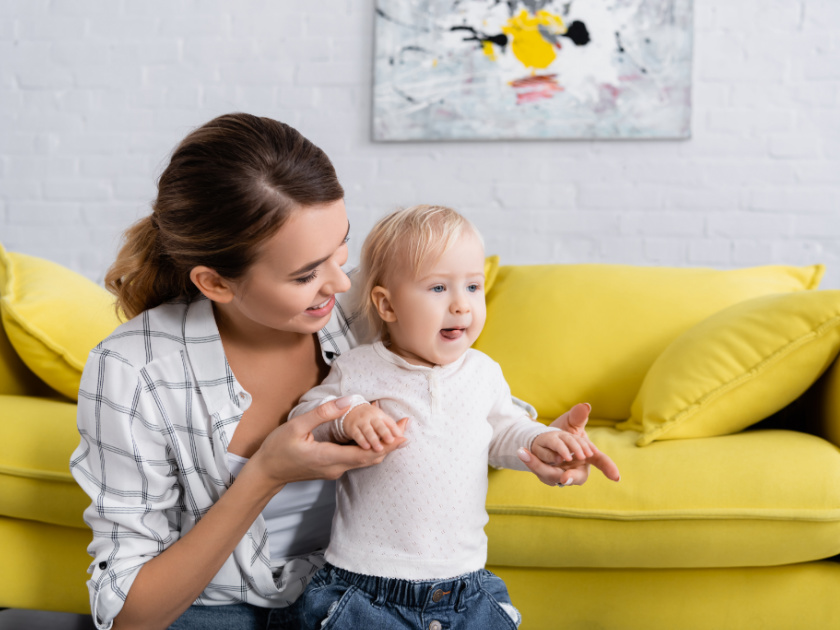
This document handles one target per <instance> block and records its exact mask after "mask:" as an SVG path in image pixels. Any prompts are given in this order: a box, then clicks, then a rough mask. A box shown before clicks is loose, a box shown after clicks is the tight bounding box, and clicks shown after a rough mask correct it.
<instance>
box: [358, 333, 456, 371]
mask: <svg viewBox="0 0 840 630" xmlns="http://www.w3.org/2000/svg"><path fill="white" fill-rule="evenodd" d="M373 349H374V351H375V352H376V354H378V355H379V356H380V357H381V358H382V359H384V360H385V361H387V362H388V363H391V364H393V365H396V366H398V367H401V368H403V369H405V370H412V371H415V372H437V373H439V374H441V375H442V376H443V375H446V374H449V373H450V372H454V371H456V370H457V369H458V368H460V367H461V365H463V363H464V361H465V360H466V357H467V353H468V352H469V350H467V352H465V353H464V354H462V355H461V356H460V357H458V358H457V359H456V360H455V361H453V362H452V363H447V364H446V365H434V366H432V367H429V366H426V365H414V364H413V363H409V362H408V361H406V360H405V359H404V358H403V357H401V356H400V355H398V354H395V353H393V352H391V351H390V350H388V348H386V347H385V344H383V343H382V341H376V342H374V344H373Z"/></svg>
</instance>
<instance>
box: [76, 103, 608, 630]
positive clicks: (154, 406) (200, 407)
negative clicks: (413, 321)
mask: <svg viewBox="0 0 840 630" xmlns="http://www.w3.org/2000/svg"><path fill="white" fill-rule="evenodd" d="M343 196H344V193H343V190H342V187H341V185H340V184H339V182H338V179H337V177H336V174H335V170H334V169H333V166H332V164H331V163H330V161H329V159H328V158H327V156H326V155H325V154H324V153H323V152H322V151H321V150H320V149H319V148H318V147H316V146H315V145H313V144H312V143H311V142H309V141H308V140H307V139H306V138H304V137H303V136H301V135H300V134H299V133H298V132H297V131H295V130H294V129H292V128H291V127H289V126H287V125H284V124H282V123H279V122H276V121H273V120H270V119H267V118H257V117H254V116H250V115H246V114H234V115H227V116H221V117H219V118H216V119H214V120H212V121H210V122H209V123H207V124H206V125H204V126H202V127H200V128H199V129H197V130H196V131H194V132H192V133H191V134H189V135H188V136H187V138H186V139H184V141H183V142H182V143H181V144H180V145H179V146H178V147H177V148H176V150H175V152H174V153H173V155H172V158H171V161H170V164H169V165H168V167H167V168H166V170H165V171H164V172H163V174H162V175H161V177H160V181H159V183H158V196H157V199H156V201H155V203H154V208H153V212H152V214H151V215H150V216H148V217H146V218H144V219H142V220H140V221H139V222H138V223H136V224H135V225H134V226H132V227H131V228H130V229H129V230H128V231H127V233H126V242H125V245H124V246H123V248H122V250H121V251H120V253H119V255H118V257H117V260H116V262H115V263H114V265H113V267H112V268H111V269H110V271H109V273H108V275H107V277H106V284H107V286H108V287H109V289H110V290H112V291H113V292H114V293H115V294H116V296H117V302H118V306H119V307H121V308H122V309H123V311H124V312H125V314H126V315H127V316H128V317H130V318H131V319H130V321H128V322H127V323H125V324H123V325H122V326H120V327H119V328H118V329H117V330H116V331H115V332H114V333H113V334H112V335H111V336H109V337H108V339H106V340H105V341H103V342H102V343H101V344H100V345H99V346H97V348H95V349H94V350H93V352H92V353H91V355H90V358H89V360H88V363H87V366H86V368H85V371H84V374H83V377H82V383H81V388H80V392H79V415H78V424H79V431H80V435H81V442H80V445H79V447H78V449H77V450H76V451H75V453H74V454H73V458H72V460H71V469H72V471H73V475H74V477H75V478H76V480H77V481H78V483H79V484H80V485H81V486H82V488H83V489H84V490H85V491H86V492H87V493H88V494H89V495H90V497H91V499H92V503H91V505H90V507H89V508H88V509H87V510H86V511H85V520H86V522H87V523H88V524H89V526H90V527H91V528H92V530H93V534H94V537H93V542H92V543H91V545H90V547H89V548H88V551H89V552H90V553H91V555H92V556H93V557H94V561H93V563H92V565H91V573H92V576H91V580H90V581H89V582H88V586H89V588H90V592H91V609H92V613H93V616H94V620H95V621H96V623H97V626H98V627H100V628H109V627H111V624H112V623H113V627H114V628H166V627H167V626H170V624H173V625H171V627H173V628H214V627H218V628H226V629H229V628H240V627H241V628H264V627H280V628H282V627H290V628H294V627H296V625H297V622H296V614H297V613H296V609H295V606H294V605H293V604H294V601H295V600H296V598H297V596H298V595H299V594H300V593H301V592H302V590H303V588H304V587H305V586H306V583H307V581H308V579H309V577H311V575H312V574H313V573H315V572H316V571H317V570H318V568H320V567H321V566H322V565H323V555H322V553H321V552H320V551H317V550H319V549H323V547H324V546H325V545H326V542H327V541H328V536H329V524H330V519H331V513H332V508H333V500H334V497H333V486H332V484H331V482H327V481H316V480H334V479H336V478H338V477H339V476H341V474H343V473H344V472H345V471H346V470H349V469H352V468H358V467H363V466H371V465H376V464H378V463H379V462H381V461H382V460H383V459H384V458H385V457H386V456H387V455H388V454H389V453H390V452H391V451H393V450H394V449H395V448H398V447H399V445H400V444H401V443H402V442H403V441H404V438H403V437H402V430H403V429H404V427H405V425H404V422H405V421H404V420H402V421H400V423H399V424H398V427H399V429H400V430H399V435H398V436H397V437H396V438H393V439H392V440H391V441H390V442H388V443H386V444H385V445H384V448H383V449H382V450H381V451H375V450H373V449H362V448H360V447H358V446H354V445H343V446H340V445H336V444H330V443H319V442H315V441H314V440H313V439H312V436H311V433H310V432H311V430H312V429H313V428H314V427H315V426H317V425H319V424H321V423H323V422H325V421H328V420H333V419H335V418H338V417H340V416H341V415H342V414H343V411H342V407H343V406H346V402H345V401H343V400H338V401H333V402H330V403H327V404H325V405H323V406H321V407H319V408H318V409H316V410H314V411H313V412H310V413H308V414H306V415H304V416H301V417H300V418H296V419H295V420H293V421H290V422H286V423H284V419H285V418H286V416H287V414H288V412H289V410H290V409H291V408H292V407H293V406H294V405H295V404H296V402H297V400H298V398H299V397H300V396H301V395H302V394H303V393H304V392H306V391H307V390H309V389H310V388H311V387H312V386H314V385H316V384H317V383H319V382H320V380H321V379H322V378H323V376H324V375H325V374H326V372H327V370H328V364H329V362H330V361H331V360H332V359H333V358H334V357H335V356H337V355H338V354H340V353H341V352H342V351H343V350H346V349H348V348H349V347H350V346H351V345H353V344H354V343H355V340H354V338H353V336H352V333H351V332H350V327H349V323H350V322H349V320H348V317H347V314H345V313H344V312H343V311H342V309H341V308H340V305H338V304H337V303H336V300H335V296H336V294H339V293H341V292H344V291H346V290H347V289H348V288H349V286H350V281H349V279H348V277H347V276H346V275H345V273H344V272H343V271H342V268H341V267H342V265H344V264H345V262H346V261H347V238H348V234H349V223H348V221H347V213H346V210H345V207H344V202H343ZM580 409H581V406H578V407H576V408H575V410H573V412H570V413H569V414H566V415H565V416H562V417H561V418H559V419H558V421H557V422H559V423H561V426H563V427H564V428H569V429H570V430H572V431H577V432H583V426H584V425H585V422H586V412H583V411H580ZM572 416H574V417H572ZM531 460H532V461H531V463H529V466H531V467H532V469H533V470H534V471H535V472H537V474H538V475H539V476H540V478H541V479H542V480H543V481H544V482H545V483H550V484H555V483H557V481H559V477H560V475H561V474H562V472H563V470H562V469H557V468H551V467H548V466H545V465H543V464H542V463H541V462H539V461H537V460H536V458H531ZM590 462H591V463H594V464H595V465H596V466H598V467H599V468H602V469H603V468H605V467H606V466H609V465H611V464H612V462H611V461H609V458H606V456H601V458H600V459H599V460H598V461H595V460H590ZM588 463H589V462H582V463H580V464H579V468H577V469H576V470H575V471H574V472H575V483H583V482H584V481H585V480H586V476H587V474H588ZM234 481H235V482H234Z"/></svg>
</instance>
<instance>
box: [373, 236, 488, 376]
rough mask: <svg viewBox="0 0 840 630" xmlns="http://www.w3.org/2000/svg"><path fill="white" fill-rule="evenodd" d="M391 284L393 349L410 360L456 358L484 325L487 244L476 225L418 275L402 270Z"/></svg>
mask: <svg viewBox="0 0 840 630" xmlns="http://www.w3.org/2000/svg"><path fill="white" fill-rule="evenodd" d="M388 284H389V286H388V287H387V288H388V290H389V294H390V302H391V306H392V308H393V313H394V318H395V320H396V321H393V322H389V323H388V331H389V334H390V339H391V346H390V349H391V350H392V351H393V352H395V353H396V354H398V355H400V356H401V357H403V358H404V359H406V360H407V361H408V362H409V363H413V364H415V365H426V366H432V365H446V364H447V363H452V362H453V361H455V360H457V359H458V358H459V357H460V356H461V355H462V354H464V353H465V352H466V351H467V349H469V347H470V346H471V345H472V344H473V342H474V341H475V340H476V339H477V338H478V335H479V334H480V333H481V330H482V329H483V328H484V320H485V319H486V317H487V308H486V306H485V303H484V248H483V247H482V245H481V242H480V241H479V240H478V238H477V237H476V235H475V234H473V233H472V232H471V231H465V232H464V233H463V234H462V235H461V236H460V237H459V238H458V240H457V241H456V242H455V243H454V244H453V245H452V247H450V248H449V250H448V251H446V252H444V254H443V255H442V256H441V257H440V258H439V259H438V260H436V261H432V262H430V263H427V264H426V265H425V266H424V267H423V268H422V269H421V270H420V273H419V274H418V276H417V278H416V279H415V278H414V277H412V274H411V273H410V272H409V271H405V272H403V271H399V272H396V273H395V274H394V277H393V278H392V281H391V282H389V283H388Z"/></svg>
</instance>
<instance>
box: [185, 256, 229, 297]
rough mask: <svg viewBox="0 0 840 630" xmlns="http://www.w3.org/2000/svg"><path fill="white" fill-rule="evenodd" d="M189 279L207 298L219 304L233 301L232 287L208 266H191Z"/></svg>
mask: <svg viewBox="0 0 840 630" xmlns="http://www.w3.org/2000/svg"><path fill="white" fill-rule="evenodd" d="M190 280H192V282H193V284H194V285H195V286H196V288H198V290H199V291H201V292H202V293H203V294H204V296H205V297H206V298H207V299H209V300H213V301H214V302H219V303H220V304H227V303H229V302H231V301H233V295H234V294H233V287H231V285H230V283H229V282H228V281H227V280H225V279H224V278H222V276H220V275H219V273H218V272H217V271H215V270H213V269H210V267H204V266H203V265H199V266H198V267H193V268H192V270H191V271H190Z"/></svg>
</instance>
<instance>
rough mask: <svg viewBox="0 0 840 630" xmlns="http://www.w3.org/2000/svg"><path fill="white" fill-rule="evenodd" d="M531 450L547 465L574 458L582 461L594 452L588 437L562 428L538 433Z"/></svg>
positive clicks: (558, 464)
mask: <svg viewBox="0 0 840 630" xmlns="http://www.w3.org/2000/svg"><path fill="white" fill-rule="evenodd" d="M531 452H532V453H533V454H534V455H536V456H537V457H538V458H539V459H540V461H542V462H544V463H546V464H548V465H549V466H561V465H563V464H566V463H568V462H571V461H574V460H575V459H578V460H581V461H584V460H587V459H589V458H590V457H592V456H593V455H594V454H595V453H594V451H593V450H592V444H591V442H590V441H589V439H588V438H586V437H585V436H579V435H574V434H572V433H569V432H568V431H563V430H559V431H550V432H547V433H542V434H540V435H538V436H537V437H536V438H535V439H534V441H533V443H532V444H531Z"/></svg>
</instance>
